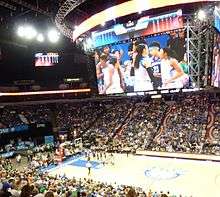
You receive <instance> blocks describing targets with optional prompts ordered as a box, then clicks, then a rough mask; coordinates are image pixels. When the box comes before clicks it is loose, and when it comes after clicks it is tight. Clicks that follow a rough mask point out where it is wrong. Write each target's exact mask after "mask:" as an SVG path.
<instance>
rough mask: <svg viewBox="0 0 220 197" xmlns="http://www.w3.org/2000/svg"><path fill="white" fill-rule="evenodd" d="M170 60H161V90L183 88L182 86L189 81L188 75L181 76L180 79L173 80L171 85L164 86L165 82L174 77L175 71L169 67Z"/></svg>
mask: <svg viewBox="0 0 220 197" xmlns="http://www.w3.org/2000/svg"><path fill="white" fill-rule="evenodd" d="M171 60H172V59H163V60H161V78H162V83H163V86H162V88H163V89H171V88H183V86H184V85H185V84H186V83H187V81H188V80H189V77H188V75H186V74H183V75H182V76H181V77H179V78H177V79H175V80H173V81H172V82H171V83H168V84H165V83H166V81H168V80H170V79H171V78H172V77H173V76H175V75H176V70H175V69H174V68H173V67H172V66H171V65H170V62H171Z"/></svg>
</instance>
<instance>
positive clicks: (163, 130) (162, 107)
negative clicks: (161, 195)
mask: <svg viewBox="0 0 220 197" xmlns="http://www.w3.org/2000/svg"><path fill="white" fill-rule="evenodd" d="M211 103H212V102H211V101H210V100H209V99H208V95H202V94H194V95H188V96H187V95H185V96H183V98H181V97H178V98H177V99H175V100H174V101H172V102H169V104H168V102H164V101H155V100H154V101H149V100H145V101H144V102H143V101H141V100H138V99H136V100H135V99H133V100H132V99H129V98H127V99H118V100H116V99H114V100H110V99H109V100H108V101H103V100H100V101H98V100H94V101H87V102H85V101H83V102H67V103H54V104H53V105H48V104H40V105H39V104H38V105H26V106H23V105H18V106H4V107H1V108H0V128H8V127H15V126H18V125H22V124H31V123H44V122H48V121H49V122H51V121H52V120H53V121H54V122H55V124H53V126H54V127H55V126H56V127H57V128H58V129H59V130H61V131H62V130H65V131H67V133H68V135H69V136H70V137H69V139H73V138H75V139H76V138H78V137H82V138H83V143H84V144H87V145H88V146H91V145H92V146H98V147H101V148H102V149H103V148H104V149H115V150H118V151H119V150H120V149H123V148H129V149H134V150H153V151H168V152H188V153H214V154H217V153H218V152H219V151H218V150H219V146H215V147H214V146H212V147H211V146H207V144H210V141H208V139H207V136H206V133H207V130H206V126H207V122H208V106H209V105H210V104H211ZM214 105H215V108H216V110H217V111H218V109H219V103H218V102H215V104H214ZM219 124H220V123H219V113H217V114H216V116H215V123H214V129H213V136H214V138H215V142H216V143H215V144H218V145H219V144H220V143H219V142H220V140H219V132H218V131H219ZM207 147H209V148H207ZM211 149H213V151H209V150H211Z"/></svg>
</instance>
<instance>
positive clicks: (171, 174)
mask: <svg viewBox="0 0 220 197" xmlns="http://www.w3.org/2000/svg"><path fill="white" fill-rule="evenodd" d="M144 174H145V176H147V177H148V178H151V179H154V180H170V179H175V178H177V177H179V176H182V175H184V174H185V172H184V171H183V170H180V169H169V168H160V167H153V168H150V169H147V170H146V171H145V172H144Z"/></svg>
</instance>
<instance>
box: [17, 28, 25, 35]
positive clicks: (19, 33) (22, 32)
mask: <svg viewBox="0 0 220 197" xmlns="http://www.w3.org/2000/svg"><path fill="white" fill-rule="evenodd" d="M17 34H18V36H19V37H24V36H25V28H24V26H20V27H18V30H17Z"/></svg>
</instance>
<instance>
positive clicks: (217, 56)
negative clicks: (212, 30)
mask: <svg viewBox="0 0 220 197" xmlns="http://www.w3.org/2000/svg"><path fill="white" fill-rule="evenodd" d="M211 85H212V86H214V87H217V88H219V87H220V34H219V33H218V34H216V36H215V38H214V48H213V61H212V83H211Z"/></svg>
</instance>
